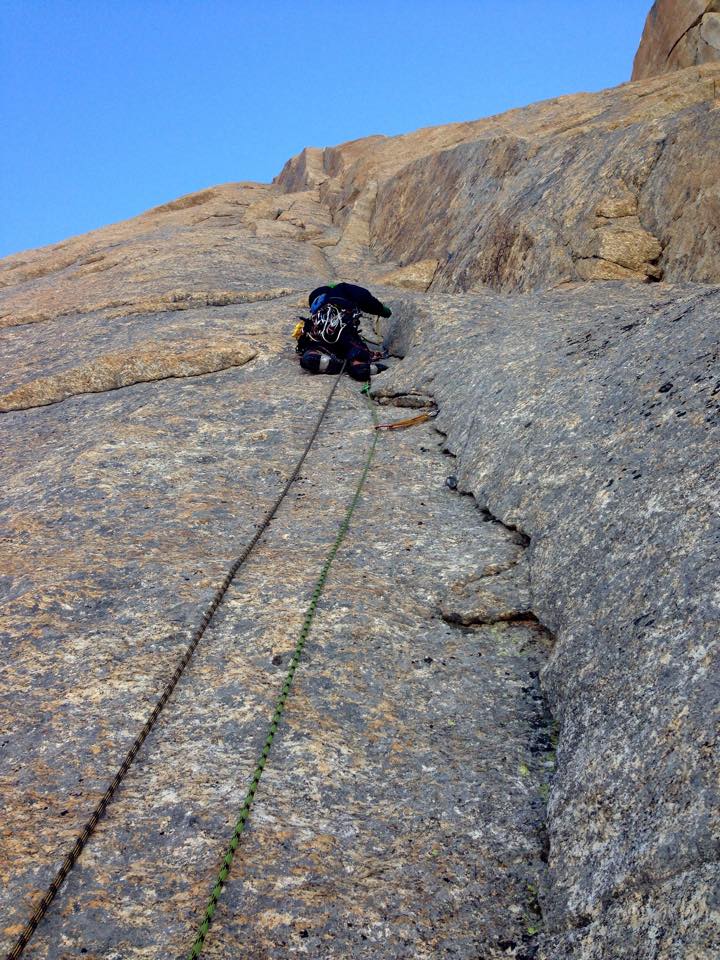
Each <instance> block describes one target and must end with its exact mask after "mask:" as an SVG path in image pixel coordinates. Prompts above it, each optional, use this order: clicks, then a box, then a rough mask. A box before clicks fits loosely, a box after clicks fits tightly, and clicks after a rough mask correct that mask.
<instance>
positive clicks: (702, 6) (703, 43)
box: [632, 0, 720, 80]
mask: <svg viewBox="0 0 720 960" xmlns="http://www.w3.org/2000/svg"><path fill="white" fill-rule="evenodd" d="M717 60H720V3H719V2H718V0H656V2H655V3H654V4H653V6H652V9H651V10H650V13H649V14H648V18H647V21H646V23H645V29H644V31H643V35H642V40H641V41H640V47H639V49H638V52H637V54H636V56H635V62H634V64H633V72H632V78H633V80H645V79H647V78H648V77H655V76H658V75H659V74H662V73H670V72H671V71H673V70H683V69H685V68H686V67H694V66H697V65H698V64H701V63H713V62H715V61H717Z"/></svg>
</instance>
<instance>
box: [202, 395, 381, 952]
mask: <svg viewBox="0 0 720 960" xmlns="http://www.w3.org/2000/svg"><path fill="white" fill-rule="evenodd" d="M362 393H363V394H364V395H365V397H366V400H367V403H368V406H369V408H370V413H371V416H372V420H373V424H374V425H377V422H378V420H377V413H376V412H375V406H374V405H373V402H372V400H371V399H370V384H369V383H367V384H366V385H365V387H363V390H362ZM379 436H380V433H379V432H378V431H377V430H373V439H372V443H371V444H370V449H369V450H368V455H367V458H366V460H365V466H364V468H363V471H362V474H361V475H360V479H359V481H358V484H357V487H356V488H355V494H354V496H353V498H352V500H351V501H350V505H349V506H348V508H347V510H346V512H345V516H344V518H343V520H342V523H341V524H340V528H339V530H338V532H337V536H336V537H335V541H334V543H333V545H332V547H331V548H330V552H329V553H328V555H327V559H326V560H325V563H324V564H323V565H322V568H321V570H320V575H319V577H318V579H317V582H316V584H315V589H314V590H313V592H312V596H311V598H310V603H309V605H308V608H307V610H306V612H305V619H304V621H303V625H302V628H301V630H300V636H299V637H298V641H297V643H296V645H295V650H294V652H293V655H292V658H291V660H290V666H289V667H288V672H287V675H286V677H285V682H284V684H283V686H282V690H281V691H280V696H279V697H278V698H277V700H276V702H275V711H274V713H273V715H272V719H271V720H270V726H269V727H268V732H267V736H266V738H265V743H264V745H263V748H262V751H261V753H260V758H259V759H258V762H257V765H256V766H255V770H254V772H253V775H252V779H251V780H250V786H249V787H248V791H247V793H246V794H245V800H244V801H243V805H242V806H241V807H240V814H239V816H238V819H237V822H236V824H235V830H234V831H233V835H232V839H231V840H230V843H229V845H228V848H227V851H226V853H225V856H224V858H223V861H222V865H221V867H220V871H219V873H218V875H217V879H216V881H215V886H214V887H213V888H212V892H211V893H210V899H209V900H208V903H207V906H206V907H205V913H204V916H203V919H202V922H201V924H200V926H199V927H198V931H197V935H196V937H195V942H194V943H193V945H192V949H191V950H190V953H189V955H188V960H197V958H198V957H199V956H200V954H201V953H202V949H203V945H204V943H205V938H206V937H207V935H208V931H209V930H210V924H211V923H212V919H213V917H214V915H215V911H216V909H217V905H218V900H219V899H220V894H221V893H222V891H223V887H224V886H225V884H226V883H227V879H228V876H229V875H230V867H231V866H232V862H233V858H234V856H235V851H236V850H237V848H238V845H239V843H240V837H241V836H242V833H243V831H244V830H245V825H246V823H247V821H248V818H249V816H250V808H251V807H252V804H253V800H254V799H255V794H256V793H257V789H258V786H259V784H260V778H261V777H262V774H263V770H264V769H265V764H266V763H267V759H268V756H269V755H270V749H271V747H272V744H273V740H274V739H275V734H276V733H277V730H278V726H279V724H280V720H281V718H282V715H283V713H284V711H285V704H286V702H287V698H288V695H289V693H290V687H291V685H292V681H293V677H294V676H295V671H296V670H297V666H298V663H299V662H300V657H301V656H302V652H303V648H304V646H305V643H306V641H307V638H308V637H309V635H310V629H311V627H312V623H313V620H314V619H315V612H316V610H317V605H318V601H319V600H320V596H321V594H322V592H323V588H324V586H325V582H326V580H327V578H328V574H329V572H330V567H331V566H332V562H333V560H334V559H335V555H336V554H337V552H338V550H339V549H340V546H341V544H342V542H343V540H344V539H345V535H346V534H347V532H348V529H349V527H350V521H351V519H352V516H353V513H354V512H355V508H356V506H357V505H358V502H359V500H360V495H361V494H362V490H363V487H364V485H365V481H366V479H367V476H368V473H369V472H370V466H371V464H372V461H373V457H374V456H375V448H376V447H377V442H378V438H379Z"/></svg>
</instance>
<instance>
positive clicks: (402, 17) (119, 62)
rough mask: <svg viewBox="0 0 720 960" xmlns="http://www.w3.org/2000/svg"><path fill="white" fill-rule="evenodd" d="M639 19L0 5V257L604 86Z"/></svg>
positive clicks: (608, 10) (228, 1) (371, 3)
mask: <svg viewBox="0 0 720 960" xmlns="http://www.w3.org/2000/svg"><path fill="white" fill-rule="evenodd" d="M650 5H651V0H604V2H603V3H602V4H589V3H587V0H472V2H471V0H364V2H362V3H360V2H356V0H345V2H343V0H335V2H329V0H295V2H290V0H255V2H245V0H142V2H136V0H114V2H110V0H72V2H69V0H44V2H41V0H2V2H1V3H0V129H1V130H2V149H1V150H0V184H1V188H0V256H5V255H7V254H9V253H12V252H15V251H18V250H22V249H26V248H28V247H34V246H39V245H41V244H45V243H52V242H55V241H58V240H61V239H63V238H65V237H67V236H70V235H72V234H76V233H82V232H84V231H86V230H91V229H94V228H95V227H99V226H103V225H105V224H107V223H112V222H114V221H116V220H122V219H124V218H126V217H130V216H133V215H135V214H137V213H140V212H142V211H143V210H145V209H147V208H148V207H151V206H153V205H155V204H158V203H162V202H164V201H166V200H170V199H172V198H174V197H177V196H180V195H181V194H184V193H189V192H191V191H193V190H199V189H201V188H202V187H205V186H209V185H212V184H215V183H224V182H226V181H229V180H260V181H268V180H270V179H272V177H273V176H274V175H275V174H277V173H278V172H279V170H280V168H281V167H282V165H283V163H284V162H285V160H286V159H287V158H288V157H290V156H292V155H293V154H294V153H297V152H298V151H299V150H301V149H302V148H303V147H304V146H307V145H312V146H326V145H330V144H334V143H340V142H342V141H343V140H349V139H354V138H356V137H363V136H367V135H369V134H373V133H385V134H397V133H403V132H406V131H409V130H414V129H417V128H418V127H422V126H429V125H433V124H440V123H448V122H451V121H455V120H473V119H477V118H479V117H483V116H487V115H489V114H492V113H498V112H501V111H503V110H506V109H509V108H510V107H515V106H522V105H523V104H526V103H531V102H533V101H535V100H540V99H544V98H546V97H553V96H558V95H559V94H564V93H574V92H577V91H580V90H599V89H602V88H603V87H608V86H614V85H616V84H618V83H622V82H624V81H625V80H627V79H629V76H630V71H631V67H632V59H633V56H634V54H635V50H636V49H637V45H638V43H639V40H640V35H641V33H642V27H643V24H644V21H645V17H646V15H647V12H648V9H649V7H650ZM600 11H601V14H600Z"/></svg>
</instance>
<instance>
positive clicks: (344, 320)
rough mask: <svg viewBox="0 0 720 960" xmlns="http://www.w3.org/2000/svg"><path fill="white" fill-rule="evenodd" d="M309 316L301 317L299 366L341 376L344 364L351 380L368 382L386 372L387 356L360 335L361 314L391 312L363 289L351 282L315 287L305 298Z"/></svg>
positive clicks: (386, 315)
mask: <svg viewBox="0 0 720 960" xmlns="http://www.w3.org/2000/svg"><path fill="white" fill-rule="evenodd" d="M308 305H309V307H310V316H309V317H300V318H299V322H298V324H297V326H296V327H295V331H294V333H293V336H295V337H296V338H297V347H296V349H297V352H298V353H299V354H300V365H301V366H302V367H303V369H305V370H309V371H310V373H340V371H341V370H342V365H343V361H346V364H347V365H346V367H345V369H346V370H347V372H348V373H349V374H350V376H351V377H352V378H353V380H369V379H370V377H372V376H375V374H377V373H380V372H381V371H382V370H387V364H385V363H380V362H379V361H380V360H381V359H384V358H385V357H386V356H387V354H386V353H384V352H383V351H373V350H371V349H370V347H369V346H368V345H367V343H365V341H364V340H363V338H362V336H361V335H360V330H359V326H360V318H361V316H362V314H363V313H370V314H373V315H374V316H378V317H389V316H391V311H390V309H389V308H388V307H386V306H385V304H383V303H380V301H379V300H377V299H376V298H375V297H374V296H373V295H372V294H371V293H370V291H369V290H366V289H365V287H358V286H356V285H355V284H354V283H337V284H328V285H327V286H324V287H317V288H316V289H315V290H313V291H312V293H311V294H310V296H309V297H308Z"/></svg>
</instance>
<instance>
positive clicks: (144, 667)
mask: <svg viewBox="0 0 720 960" xmlns="http://www.w3.org/2000/svg"><path fill="white" fill-rule="evenodd" d="M719 70H720V67H719V66H718V65H714V64H708V65H705V66H700V67H693V68H692V69H687V70H683V71H680V72H678V73H674V74H668V75H665V76H662V77H658V78H656V79H651V80H648V81H643V82H641V83H633V84H628V85H625V86H623V87H620V88H618V89H617V90H610V91H603V92H601V93H599V94H581V95H578V96H575V97H563V98H559V99H557V100H553V101H548V102H546V103H542V104H536V105H533V106H531V107H527V108H525V109H523V110H517V111H512V112H510V113H509V114H505V115H503V116H500V117H494V118H490V119H488V120H482V121H477V122H475V123H466V124H455V125H451V126H447V127H439V128H434V129H428V130H422V131H418V132H417V133H414V134H410V135H408V136H405V137H396V138H385V137H372V138H367V139H365V140H360V141H355V142H353V143H349V144H344V145H341V146H339V147H333V148H328V149H325V150H321V149H318V148H308V149H307V150H305V151H303V153H302V154H301V155H299V156H298V157H296V158H294V159H292V160H291V161H289V162H288V164H287V165H286V167H285V169H284V170H283V171H282V173H281V175H280V176H279V177H278V179H277V181H276V182H275V183H274V184H271V185H259V184H246V183H238V184H227V185H224V186H218V187H213V188H211V189H208V190H205V191H201V192H200V193H197V194H193V195H190V196H188V197H183V198H180V199H179V200H175V201H173V202H171V203H168V204H165V205H163V206H161V207H157V208H155V209H154V210H151V211H148V212H147V213H146V214H144V215H142V216H140V217H136V218H134V219H133V220H130V221H127V222H124V223H120V224H115V225H113V226H110V227H107V228H104V229H102V230H98V231H94V232H93V233H91V234H87V235H85V236H82V237H76V238H72V239H69V240H67V241H65V242H63V243H60V244H55V245H53V246H51V247H46V248H43V249H41V250H34V251H27V252H24V253H22V254H17V255H15V256H13V257H9V258H7V259H6V260H4V261H3V262H2V263H0V328H2V329H0V358H1V361H2V387H1V389H0V407H2V411H3V412H1V413H0V420H1V423H2V436H3V457H2V460H1V461H0V474H1V484H2V491H3V494H2V497H3V511H2V515H1V519H0V523H1V524H2V526H1V528H0V549H1V550H2V561H1V565H0V586H1V587H2V608H1V609H2V629H3V635H2V636H3V646H2V649H3V665H2V672H1V673H0V689H1V690H2V700H0V729H1V732H2V737H1V738H0V757H1V758H2V759H1V761H0V782H1V784H2V786H1V788H0V789H1V792H2V798H3V818H2V824H1V825H0V879H1V880H2V883H1V884H0V887H1V892H0V906H1V908H2V918H3V920H2V925H0V934H1V937H2V945H3V946H4V947H6V948H9V947H10V945H11V943H12V941H13V937H14V936H16V935H17V933H18V932H19V930H20V929H21V925H22V922H23V920H24V919H25V917H26V916H27V915H28V913H29V910H30V909H31V906H32V904H33V903H34V902H35V900H36V898H37V896H38V895H39V894H40V893H41V892H42V890H43V889H44V888H45V886H46V885H47V883H48V882H49V880H50V878H51V876H52V873H53V871H54V869H55V868H56V866H57V865H58V863H59V861H60V859H61V858H62V856H63V854H64V852H65V850H66V849H67V847H68V845H69V844H70V843H71V842H72V840H73V839H74V837H75V835H76V833H77V831H78V829H79V828H80V826H81V825H82V823H83V822H84V820H85V818H86V817H87V815H88V813H89V811H90V809H92V806H93V805H94V803H95V801H96V800H97V798H98V796H99V795H100V793H101V792H102V790H103V789H104V786H105V784H106V782H107V780H108V779H109V778H110V777H111V776H112V774H113V773H114V772H115V770H116V768H117V766H118V763H119V762H120V760H121V758H122V756H123V755H124V751H125V750H126V749H127V747H128V746H129V744H130V742H131V741H132V739H133V738H134V736H135V734H136V733H137V731H138V729H139V727H140V726H141V725H142V723H143V721H144V719H145V717H146V715H147V713H148V712H149V711H150V709H151V707H152V705H153V703H154V701H155V698H156V697H157V695H158V693H159V691H160V690H161V689H162V686H163V684H164V682H165V681H166V679H167V678H168V676H169V675H170V674H171V673H172V671H173V670H174V667H175V663H176V662H177V660H178V658H179V656H180V655H181V651H182V650H183V649H184V648H185V646H186V644H187V641H188V637H189V635H190V633H191V632H192V630H193V628H194V627H195V626H196V624H197V622H198V619H199V617H200V615H201V613H202V611H203V609H204V608H205V606H206V604H207V602H208V600H209V598H210V597H211V596H212V594H213V591H214V590H215V587H216V586H217V584H218V583H219V582H220V581H221V580H222V578H223V576H224V574H225V571H226V569H227V567H228V566H229V564H230V563H231V561H232V559H233V558H234V557H235V556H236V555H237V554H238V553H239V552H240V550H241V549H242V547H243V546H244V544H245V543H246V542H247V540H248V539H249V538H250V537H251V536H252V534H253V532H254V531H255V529H256V525H257V523H258V522H259V520H260V519H261V517H262V515H263V513H264V511H265V509H266V508H267V506H268V505H269V504H270V503H271V502H272V500H273V499H274V497H275V495H276V494H277V492H278V490H279V489H280V488H281V486H282V484H283V482H284V480H285V478H286V477H287V476H288V475H289V473H290V472H291V470H292V468H293V466H294V463H295V460H296V458H297V456H298V455H299V453H300V451H301V450H302V448H303V446H304V443H305V440H306V438H307V437H308V436H309V434H310V432H311V430H312V426H313V423H314V421H315V418H316V416H317V413H318V412H319V409H320V407H321V405H322V403H323V401H324V398H325V397H326V395H327V391H328V390H329V388H330V386H331V381H330V380H329V378H323V377H317V378H313V377H310V376H308V375H306V374H304V373H303V372H301V371H300V369H299V367H298V365H297V363H296V358H295V356H294V353H293V341H292V340H291V339H290V332H291V330H292V327H293V325H294V323H295V318H296V316H297V315H298V313H299V312H302V310H303V308H304V305H305V303H306V296H307V292H308V290H310V289H312V287H314V286H316V285H317V284H318V283H320V282H324V281H327V280H336V279H341V278H342V279H346V280H359V281H361V282H362V281H365V282H367V283H368V284H369V285H371V286H372V287H373V290H374V291H375V292H377V293H378V295H379V296H380V297H381V298H382V299H383V300H384V301H386V302H388V303H389V304H390V305H391V307H392V308H393V317H392V318H391V320H390V322H389V323H387V324H385V323H384V324H382V325H379V324H375V323H369V324H368V325H367V328H366V332H367V334H368V336H370V337H372V338H375V339H377V340H378V341H381V340H382V339H383V338H385V342H386V344H387V345H388V346H389V347H390V349H391V351H392V353H393V354H394V355H395V359H394V360H393V361H391V369H390V370H389V371H388V372H387V373H385V374H382V375H381V376H380V377H377V378H376V380H375V381H374V384H373V388H374V394H375V397H376V399H377V400H379V401H380V404H381V405H378V407H377V410H378V415H379V416H380V418H381V419H383V420H384V419H388V420H392V419H396V418H401V417H405V416H407V415H408V413H409V412H412V411H408V410H407V409H404V408H406V407H410V408H422V409H426V408H433V407H434V405H437V408H438V417H437V419H436V420H434V421H432V423H431V424H424V425H422V426H416V427H412V428H410V429H409V430H408V431H407V432H406V433H388V434H387V435H383V437H382V440H381V443H380V446H379V452H378V456H377V461H376V463H375V464H374V466H373V469H372V472H371V474H370V477H369V480H368V484H367V488H366V491H365V494H364V496H363V499H362V501H361V503H360V506H359V508H358V513H357V515H356V517H355V519H354V521H353V525H352V527H351V529H350V533H349V536H348V539H347V541H346V543H345V545H344V546H343V548H342V549H341V551H340V553H339V554H338V556H337V559H336V562H335V566H334V567H333V571H332V574H331V577H330V580H329V582H328V586H327V590H326V594H325V595H324V597H323V600H322V601H321V604H320V607H319V613H318V619H317V622H316V627H315V630H314V632H313V635H312V637H311V640H310V642H309V644H308V646H307V648H306V656H305V658H304V660H303V661H302V663H301V666H300V669H299V671H298V673H297V676H296V680H295V686H294V687H293V691H292V694H291V697H290V700H289V705H288V713H287V716H286V719H285V720H284V721H283V725H282V727H281V729H280V731H279V733H278V738H277V741H276V746H275V748H274V751H273V754H272V755H271V759H270V762H269V764H268V766H267V769H266V771H265V775H264V778H263V781H262V785H261V789H260V791H259V793H258V798H257V802H256V807H255V809H254V812H253V815H252V817H251V821H250V827H249V829H248V832H247V834H246V835H245V837H244V839H243V841H242V844H241V847H240V851H239V854H238V858H237V860H236V863H235V865H234V867H233V872H232V875H231V880H230V883H229V885H228V888H227V890H226V892H225V894H224V895H223V897H222V899H221V902H220V907H219V909H218V913H217V915H216V918H215V922H214V924H213V927H212V930H211V933H210V937H209V939H208V942H207V946H206V953H207V955H208V956H210V957H218V958H220V957H234V956H242V955H245V954H247V955H252V956H257V957H268V958H278V960H279V958H284V957H287V956H301V955H302V956H311V957H318V958H326V957H327V958H345V957H363V958H365V957H366V958H376V957H378V958H387V960H395V958H408V960H410V958H428V960H430V958H435V957H439V956H448V957H450V956H454V957H459V958H467V960H478V958H479V957H483V958H485V960H498V958H501V957H515V958H517V960H532V958H544V960H566V958H567V960H571V958H572V960H609V958H627V960H635V958H648V960H650V958H652V960H678V958H680V957H682V958H684V960H685V958H692V960H710V958H712V957H715V956H716V954H717V949H716V947H717V942H718V939H719V938H720V917H719V915H718V866H717V864H718V848H717V837H718V835H719V833H718V826H719V825H718V809H719V803H718V782H717V769H718V756H717V741H716V731H717V726H718V723H717V721H718V717H717V705H718V689H717V676H718V672H717V643H718V640H717V637H718V621H719V620H720V611H719V610H718V602H719V598H718V594H717V582H718V573H719V572H720V571H719V570H718V536H719V533H718V526H717V522H718V521H717V517H718V501H719V500H720V492H719V491H718V476H719V475H720V471H719V470H718V457H717V451H718V421H717V418H718V401H719V400H720V381H718V373H717V361H718V320H717V318H718V310H719V308H720V289H719V288H718V286H717V282H718V279H719V278H720V242H719V236H720V235H719V234H718V224H719V223H720V207H719V206H718V204H719V203H720V195H719V194H718V185H717V157H718V155H719V154H720V150H719V149H718V147H719V133H720V127H719V126H718V117H719V116H720V113H719V112H718V100H717V89H718V80H720V73H719V72H718V71H719ZM401 358H404V359H401ZM371 429H372V422H371V419H370V413H369V410H368V406H367V401H366V400H365V399H364V398H363V397H361V396H360V394H359V385H357V384H354V383H352V382H351V381H349V380H347V381H345V382H343V384H342V386H341V388H340V390H339V393H338V396H337V398H336V400H335V401H334V405H333V407H332V410H331V415H330V418H329V420H328V422H327V423H326V424H325V426H324V428H323V430H322V431H321V434H320V437H319V440H318V444H317V446H316V448H315V449H314V450H313V452H312V453H311V456H310V457H309V459H308V461H307V463H306V464H305V466H304V468H303V470H302V473H301V477H300V479H299V480H298V482H297V483H296V484H295V485H294V487H293V488H292V491H291V494H290V497H289V499H288V501H286V503H285V505H284V506H283V507H282V509H281V511H280V513H279V515H278V517H277V518H276V520H275V521H273V523H272V525H271V528H270V530H269V531H268V533H267V535H266V536H265V537H264V538H263V541H262V542H261V544H260V545H259V547H258V550H257V552H256V554H255V555H254V557H253V559H252V562H251V563H250V564H249V565H248V566H247V567H246V568H245V569H244V570H243V571H242V572H241V574H240V575H239V576H238V578H237V580H236V581H235V583H234V584H233V585H232V587H231V589H230V592H229V594H228V596H227V599H226V601H225V603H224V605H223V607H222V608H221V610H220V611H219V614H218V615H217V617H216V618H215V620H214V621H213V624H212V626H211V629H210V630H209V631H208V633H207V634H206V637H205V638H204V640H203V642H202V644H201V646H200V648H199V649H198V651H197V654H196V657H195V659H194V660H193V662H192V663H191V665H190V667H189V668H188V672H187V674H186V676H185V677H184V678H183V680H182V681H181V684H180V686H179V688H178V690H177V693H176V695H175V696H174V697H173V699H172V700H171V702H170V703H169V705H168V707H167V709H166V712H165V713H164V715H163V717H162V719H161V721H160V723H159V725H158V727H157V729H156V731H155V732H154V733H153V734H152V736H151V737H150V739H149V740H148V741H147V743H146V745H145V747H144V748H143V750H142V752H141V754H140V756H139V757H138V761H137V763H136V765H135V766H134V768H133V770H132V771H131V773H130V774H129V776H128V778H127V780H126V782H125V783H124V785H123V786H122V788H121V790H120V791H119V793H118V796H117V798H116V800H115V801H114V802H113V803H112V805H111V807H110V809H109V811H108V815H107V817H106V818H105V819H104V820H103V822H102V823H101V825H100V827H99V829H98V832H97V834H96V835H95V836H94V837H93V838H92V840H91V841H90V844H89V845H88V848H87V850H86V851H85V853H84V854H83V856H82V858H81V860H80V862H79V864H78V866H77V868H76V869H75V871H74V872H73V873H72V875H71V877H70V879H69V881H68V883H67V884H66V886H65V887H64V888H63V890H62V891H61V893H60V895H59V896H58V899H57V901H56V903H55V904H54V905H53V906H52V908H51V910H50V912H49V914H48V916H47V918H46V919H45V920H44V921H43V923H42V925H41V926H40V928H39V930H38V932H37V934H36V936H35V938H34V939H33V941H32V942H31V944H30V946H29V948H28V950H27V956H28V957H33V958H47V960H59V958H65V957H75V956H81V955H82V956H88V957H92V958H123V960H125V958H156V957H157V958H161V957H162V958H166V957H168V956H173V957H174V956H177V957H180V956H183V955H185V954H186V953H187V950H188V948H189V944H190V943H191V942H192V939H193V937H194V931H195V927H196V925H197V922H198V921H199V919H200V916H201V913H202V910H203V908H204V905H205V902H206V899H207V896H208V894H209V890H210V887H211V885H212V883H213V881H214V877H215V875H216V873H217V870H218V867H219V864H220V861H221V859H222V856H223V855H224V851H225V848H226V845H227V842H228V840H229V836H230V834H231V832H232V827H233V824H234V820H235V817H236V815H237V811H238V808H239V805H240V803H241V802H242V798H243V796H244V793H245V789H246V787H247V781H248V778H249V776H250V775H251V773H252V770H253V768H254V764H255V761H256V759H257V756H258V753H259V750H260V749H261V747H262V743H263V740H264V737H265V728H266V724H267V722H268V719H269V716H270V713H271V711H272V705H273V703H274V700H275V698H276V696H277V694H278V692H279V689H280V686H281V684H282V682H283V678H284V673H285V669H286V667H287V664H288V660H289V656H290V652H291V650H292V648H293V646H294V643H295V639H296V636H297V632H298V630H299V628H300V625H301V623H302V619H303V614H304V609H305V606H306V604H307V603H308V601H309V599H310V597H311V594H312V590H313V587H314V584H315V580H316V578H317V574H318V572H319V568H320V566H321V564H322V562H323V560H324V558H325V556H326V554H327V551H328V549H329V547H330V545H331V544H332V542H333V539H334V537H335V534H336V531H337V526H338V524H339V522H340V520H341V518H342V516H343V512H344V509H345V507H346V505H347V503H348V502H349V500H350V498H351V497H352V494H353V490H354V487H355V483H356V481H357V478H358V475H359V471H360V469H361V466H362V461H363V457H364V455H365V453H366V451H367V448H368V444H369V442H370V436H371Z"/></svg>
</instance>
